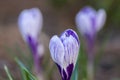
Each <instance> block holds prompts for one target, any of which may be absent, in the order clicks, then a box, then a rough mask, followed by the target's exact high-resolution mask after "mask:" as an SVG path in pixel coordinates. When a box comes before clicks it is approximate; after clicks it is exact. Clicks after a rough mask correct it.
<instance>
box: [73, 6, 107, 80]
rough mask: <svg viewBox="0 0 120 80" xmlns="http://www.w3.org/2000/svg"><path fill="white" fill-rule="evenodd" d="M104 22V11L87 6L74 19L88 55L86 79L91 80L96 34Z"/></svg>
mask: <svg viewBox="0 0 120 80" xmlns="http://www.w3.org/2000/svg"><path fill="white" fill-rule="evenodd" d="M105 21H106V12H105V10H104V9H99V10H98V11H95V10H94V9H93V8H91V7H89V6H87V7H84V8H83V9H82V10H80V11H79V12H78V13H77V15H76V18H75V22H76V25H77V28H78V30H79V31H80V33H81V35H83V36H84V37H85V40H86V41H87V42H86V43H87V54H88V77H89V80H93V72H94V71H93V64H94V56H95V54H94V46H95V45H94V43H95V38H96V35H97V32H98V31H100V29H101V28H102V27H103V26H104V24H105Z"/></svg>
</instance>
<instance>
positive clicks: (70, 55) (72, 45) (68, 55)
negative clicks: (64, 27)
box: [63, 35, 79, 67]
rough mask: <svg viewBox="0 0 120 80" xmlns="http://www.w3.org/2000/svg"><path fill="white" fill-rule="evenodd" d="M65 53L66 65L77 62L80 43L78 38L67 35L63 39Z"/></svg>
mask: <svg viewBox="0 0 120 80" xmlns="http://www.w3.org/2000/svg"><path fill="white" fill-rule="evenodd" d="M63 45H64V49H65V55H64V67H66V66H68V65H69V64H71V63H73V64H74V65H75V64H76V60H77V57H78V51H79V45H78V42H77V40H76V39H75V38H74V37H73V36H71V35H70V36H69V37H66V39H65V40H64V41H63Z"/></svg>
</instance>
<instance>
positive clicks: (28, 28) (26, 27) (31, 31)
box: [18, 8, 43, 40]
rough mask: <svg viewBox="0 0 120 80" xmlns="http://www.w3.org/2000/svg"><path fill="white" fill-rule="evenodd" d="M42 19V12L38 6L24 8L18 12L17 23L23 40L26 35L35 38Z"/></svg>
mask: <svg viewBox="0 0 120 80" xmlns="http://www.w3.org/2000/svg"><path fill="white" fill-rule="evenodd" d="M42 21H43V20H42V14H41V12H40V10H39V9H38V8H32V9H25V10H23V11H22V12H21V13H20V15H19V18H18V25H19V29H20V31H21V33H22V35H23V38H24V40H26V36H28V35H30V36H31V37H33V38H37V36H38V33H39V31H40V29H41V27H42Z"/></svg>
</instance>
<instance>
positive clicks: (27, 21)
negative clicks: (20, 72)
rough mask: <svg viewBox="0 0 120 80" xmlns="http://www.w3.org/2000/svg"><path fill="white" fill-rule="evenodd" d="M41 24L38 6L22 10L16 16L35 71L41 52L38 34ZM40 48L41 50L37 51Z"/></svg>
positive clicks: (41, 47) (41, 18) (41, 19)
mask: <svg viewBox="0 0 120 80" xmlns="http://www.w3.org/2000/svg"><path fill="white" fill-rule="evenodd" d="M42 24H43V17H42V13H41V12H40V10H39V9H38V8H31V9H25V10H23V11H22V12H21V13H20V15H19V17H18V26H19V30H20V32H21V34H22V37H23V39H24V41H25V42H26V43H27V44H28V45H29V46H30V48H31V51H32V54H33V59H34V66H35V69H36V71H37V72H38V71H39V68H40V66H39V59H40V55H42V54H43V50H44V48H43V45H41V43H39V41H38V38H39V37H38V36H39V32H40V31H41V28H42ZM39 50H41V51H39Z"/></svg>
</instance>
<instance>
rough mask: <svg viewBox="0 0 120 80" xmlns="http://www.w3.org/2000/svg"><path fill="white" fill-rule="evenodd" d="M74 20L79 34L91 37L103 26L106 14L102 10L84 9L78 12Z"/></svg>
mask: <svg viewBox="0 0 120 80" xmlns="http://www.w3.org/2000/svg"><path fill="white" fill-rule="evenodd" d="M75 19H76V25H77V28H78V30H79V31H80V32H81V34H82V35H87V36H90V37H93V36H94V35H96V33H97V32H98V31H99V30H100V29H101V28H102V27H103V26H104V23H105V20H106V12H105V10H104V9H99V10H98V11H95V10H94V9H93V8H91V7H85V8H83V9H82V10H80V11H79V12H78V14H77V15H76V18H75Z"/></svg>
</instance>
